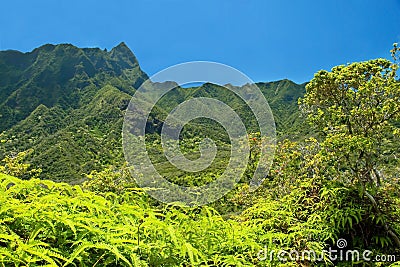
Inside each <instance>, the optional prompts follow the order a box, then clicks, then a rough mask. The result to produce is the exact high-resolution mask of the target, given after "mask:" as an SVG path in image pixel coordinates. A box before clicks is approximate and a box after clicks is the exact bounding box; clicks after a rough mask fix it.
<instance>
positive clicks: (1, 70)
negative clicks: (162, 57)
mask: <svg viewBox="0 0 400 267" xmlns="http://www.w3.org/2000/svg"><path fill="white" fill-rule="evenodd" d="M146 79H147V76H146V74H145V73H144V72H142V71H141V70H140V67H139V64H138V62H137V60H136V58H135V56H134V55H133V53H132V52H131V51H130V50H129V48H128V47H127V46H126V45H125V44H124V43H121V44H119V45H118V46H117V47H115V48H113V49H112V50H111V51H110V52H107V51H103V50H100V49H98V48H85V49H80V48H77V47H75V46H73V45H69V44H62V45H44V46H41V47H39V48H37V49H35V50H33V51H32V52H30V53H21V52H18V51H2V52H0V99H1V100H0V110H1V116H2V117H1V124H0V131H3V130H6V129H8V128H10V127H11V126H13V125H15V124H16V123H18V122H19V121H21V120H23V119H25V118H26V117H28V115H29V114H30V113H31V112H32V111H34V110H35V109H36V108H37V107H38V106H39V105H41V104H43V105H45V106H46V107H48V108H50V107H54V106H58V107H61V108H62V109H64V110H69V109H76V108H78V107H80V106H82V104H86V103H87V99H88V97H87V96H89V98H90V97H91V96H93V94H94V93H95V92H96V91H97V90H96V89H98V88H100V87H102V86H104V83H105V82H110V83H113V82H114V83H118V82H119V83H120V84H121V89H122V88H123V90H124V91H125V92H127V93H133V92H134V89H133V88H134V87H137V86H139V85H140V84H141V83H142V82H143V81H144V80H146Z"/></svg>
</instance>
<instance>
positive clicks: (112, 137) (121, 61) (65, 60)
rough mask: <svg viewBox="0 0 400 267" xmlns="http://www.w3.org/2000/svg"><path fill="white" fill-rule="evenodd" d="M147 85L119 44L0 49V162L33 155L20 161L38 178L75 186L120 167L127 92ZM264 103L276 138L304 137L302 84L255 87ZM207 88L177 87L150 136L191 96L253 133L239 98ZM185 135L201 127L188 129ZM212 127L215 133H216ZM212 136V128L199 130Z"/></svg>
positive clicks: (161, 107) (131, 55) (159, 108)
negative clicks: (231, 113) (233, 115)
mask: <svg viewBox="0 0 400 267" xmlns="http://www.w3.org/2000/svg"><path fill="white" fill-rule="evenodd" d="M146 79H148V76H147V74H146V73H145V72H143V71H142V70H141V68H140V65H139V62H138V61H137V58H136V56H135V55H134V53H133V52H132V51H131V50H130V49H129V47H128V46H127V45H126V44H125V43H123V42H121V43H120V44H119V45H117V46H116V47H114V48H113V49H111V50H110V51H107V50H102V49H100V48H78V47H76V46H74V45H72V44H60V45H52V44H46V45H43V46H40V47H39V48H36V49H34V50H32V51H31V52H26V53H22V52H18V51H15V50H7V51H0V97H1V98H0V99H1V100H0V133H1V135H0V136H1V139H4V140H6V142H3V143H1V145H0V159H1V158H3V157H4V156H5V155H7V153H9V152H10V151H12V152H18V151H23V150H27V149H31V148H32V149H33V150H34V152H33V153H32V154H31V155H30V156H29V158H28V161H29V162H30V163H32V165H33V166H35V167H40V168H42V169H43V173H42V176H41V178H51V179H53V180H57V181H67V182H77V181H79V180H81V179H82V175H83V174H85V173H89V172H90V171H91V170H101V169H102V168H104V166H107V165H117V166H119V165H121V164H123V161H124V157H123V154H122V148H121V128H122V123H123V116H124V110H125V109H126V107H127V105H128V103H129V101H130V98H131V96H132V95H133V94H134V92H135V90H136V89H137V88H138V87H139V86H140V85H141V84H142V83H143V81H145V80H146ZM256 84H257V86H258V87H259V88H260V90H261V91H262V93H263V94H264V96H265V97H266V98H267V100H268V102H269V103H270V106H271V109H272V111H273V113H274V116H275V120H276V125H277V132H278V135H279V136H281V137H291V138H293V139H297V138H301V136H303V135H304V132H303V128H302V123H303V120H302V119H301V118H300V117H299V112H298V107H297V98H298V97H301V96H302V95H303V94H304V92H305V89H304V85H299V84H296V83H294V82H292V81H290V80H281V81H273V82H259V83H256ZM227 91H229V90H224V89H223V88H222V89H221V88H220V87H218V86H216V85H213V84H209V83H206V84H203V85H201V86H198V87H189V88H181V87H177V88H175V89H174V90H172V92H170V93H168V95H167V96H168V97H166V98H164V99H161V100H160V102H159V103H158V105H157V108H156V111H155V114H154V116H153V117H152V118H151V119H152V120H153V121H152V122H151V123H150V124H149V125H151V128H152V129H150V132H153V133H155V134H156V133H157V132H159V130H160V128H161V126H162V119H163V118H164V117H165V114H168V111H170V110H171V109H172V108H173V107H175V106H177V105H179V104H180V103H181V102H183V101H185V100H186V99H188V98H191V97H198V96H206V97H207V96H208V97H213V98H217V99H220V100H225V101H227V102H230V104H231V105H232V106H233V108H234V109H235V110H237V112H238V113H239V114H240V115H241V116H242V117H243V119H244V120H245V122H246V123H248V126H249V127H250V128H251V129H253V128H254V127H255V123H254V121H251V119H249V116H250V113H249V111H248V109H246V107H245V106H244V105H243V103H241V102H240V99H237V98H235V96H233V95H231V94H229V93H228V92H227ZM193 127H194V128H191V130H193V131H195V132H198V131H200V129H201V128H204V127H202V126H201V125H199V124H195V125H194V126H193ZM216 129H217V128H216ZM207 130H208V134H211V135H215V136H217V134H213V132H212V131H214V128H212V127H211V126H210V127H209V128H208V129H207Z"/></svg>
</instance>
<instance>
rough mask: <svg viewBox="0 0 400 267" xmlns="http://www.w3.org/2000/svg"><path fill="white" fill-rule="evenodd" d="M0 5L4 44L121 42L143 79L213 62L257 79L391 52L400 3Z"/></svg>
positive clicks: (303, 75)
mask: <svg viewBox="0 0 400 267" xmlns="http://www.w3.org/2000/svg"><path fill="white" fill-rule="evenodd" d="M0 7H1V9H0V25H1V26H0V50H6V49H16V50H20V51H31V50H32V49H33V48H35V47H38V46H40V45H42V44H45V43H72V44H74V45H76V46H80V47H100V48H107V49H110V48H112V47H113V46H115V45H117V44H118V43H119V42H121V41H124V42H126V44H127V45H128V46H129V47H130V48H131V49H132V51H133V52H134V53H135V55H136V56H137V58H138V60H139V62H140V64H141V66H142V68H143V70H144V71H145V72H147V73H148V74H149V75H152V74H154V73H156V72H158V71H160V70H162V69H164V68H166V67H169V66H171V65H174V64H177V63H182V62H186V61H192V60H210V61H216V62H220V63H224V64H227V65H230V66H232V67H234V68H237V69H239V70H240V71H242V72H244V73H245V74H246V75H248V76H249V77H250V78H251V79H252V80H254V81H272V80H278V79H284V78H288V79H291V80H294V81H295V82H298V83H302V82H305V81H308V80H310V79H311V78H312V77H313V74H314V73H315V72H316V71H318V70H320V69H330V68H331V67H333V66H335V65H338V64H345V63H348V62H354V61H361V60H367V59H371V58H377V57H387V58H389V57H390V55H389V50H390V49H391V46H392V44H393V43H394V42H399V41H400V0H385V1H379V0H375V1H371V0H280V1H279V0H276V1H261V0H260V1H255V0H253V1H252V0H249V1H244V0H202V1H195V0H154V1H150V0H143V1H134V0H126V1H117V0H116V1H101V0H96V1H94V0H89V1H85V0H80V1H78V0H68V1H66V0H59V1H54V0H36V1H22V0H12V1H8V0H4V1H2V3H1V5H0Z"/></svg>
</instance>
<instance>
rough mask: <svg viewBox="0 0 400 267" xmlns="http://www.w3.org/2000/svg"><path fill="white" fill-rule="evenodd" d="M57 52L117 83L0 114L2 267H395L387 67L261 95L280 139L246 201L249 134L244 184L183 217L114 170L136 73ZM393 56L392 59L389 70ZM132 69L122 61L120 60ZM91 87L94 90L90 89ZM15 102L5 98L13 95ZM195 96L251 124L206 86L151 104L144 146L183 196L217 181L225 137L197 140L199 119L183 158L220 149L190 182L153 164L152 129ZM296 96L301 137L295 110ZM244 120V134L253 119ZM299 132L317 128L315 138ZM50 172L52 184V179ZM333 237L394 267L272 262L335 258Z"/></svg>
mask: <svg viewBox="0 0 400 267" xmlns="http://www.w3.org/2000/svg"><path fill="white" fill-rule="evenodd" d="M62 47H64V48H65V47H67V48H68V50H69V49H72V50H73V51H76V53H83V52H84V53H85V57H87V58H89V59H90V62H92V63H93V62H102V61H96V60H95V58H97V57H96V55H98V53H102V54H104V57H105V58H106V59H107V60H111V59H110V58H113V59H112V60H111V63H112V62H114V63H113V64H114V65H113V64H111V63H110V62H109V63H107V66H109V67H110V68H112V69H114V68H117V67H116V66H115V64H116V65H117V66H120V67H121V72H115V73H117V74H109V73H108V72H106V73H108V74H103V71H99V73H98V74H95V75H94V76H96V75H98V76H96V77H97V78H96V77H94V76H93V77H91V78H90V81H91V82H93V83H92V84H90V85H88V86H89V88H87V89H88V91H87V95H85V94H86V93H82V94H78V95H79V97H78V98H79V99H80V100H79V101H78V103H79V104H78V105H76V106H73V105H71V106H70V107H68V108H67V109H65V108H64V107H63V106H62V105H60V104H59V103H57V104H54V103H56V102H54V103H53V104H54V105H52V104H51V105H50V104H48V103H47V104H46V103H41V102H40V101H39V102H38V106H37V108H33V109H32V111H26V113H24V114H25V115H21V114H22V113H21V112H22V111H18V113H19V114H20V115H18V116H20V117H18V116H17V115H13V116H11V117H10V116H8V115H7V114H8V113H4V114H2V115H3V117H4V118H7V119H6V120H4V121H5V124H4V125H5V129H6V131H5V132H4V133H3V134H2V136H1V138H0V139H1V140H2V146H1V149H2V152H1V153H2V158H3V160H2V164H1V166H0V173H1V174H0V265H2V266H39V265H40V266H41V265H47V266H325V265H336V266H352V265H357V266H389V265H391V266H399V265H400V264H399V262H400V239H399V238H400V208H399V207H400V177H399V175H398V173H399V166H400V165H399V162H398V160H399V144H400V143H399V133H400V131H399V127H398V126H399V119H400V83H399V80H398V76H397V73H396V72H397V69H398V64H397V63H396V61H395V62H391V61H389V60H385V59H377V60H370V61H366V62H359V63H353V64H349V65H343V66H337V67H335V68H333V69H332V70H331V71H320V72H318V73H317V74H315V77H314V78H313V79H312V80H311V81H310V83H308V84H307V85H306V86H305V85H295V84H293V83H291V82H290V81H280V82H275V83H266V84H259V86H260V88H261V90H262V92H263V93H264V94H265V95H266V97H267V98H268V100H269V101H270V104H271V107H272V109H273V110H274V107H275V108H276V111H275V116H276V117H277V125H278V127H280V128H278V132H279V131H282V132H281V134H280V138H281V141H280V142H279V143H278V145H277V148H276V154H275V158H274V163H273V165H272V167H271V170H270V172H269V173H268V174H266V179H265V181H264V183H263V184H262V185H261V186H260V187H259V188H258V190H256V191H254V192H252V191H250V190H249V186H248V185H247V183H246V177H247V176H251V174H252V171H253V170H254V165H255V164H254V163H255V162H257V160H258V157H257V155H256V154H257V151H258V150H257V148H258V145H259V142H260V138H262V137H260V136H259V135H258V134H257V133H253V134H251V135H250V143H251V149H252V151H254V152H255V153H253V154H252V157H251V158H250V164H249V166H248V170H247V171H246V174H245V176H246V177H244V178H243V179H242V180H241V182H240V183H239V184H238V185H237V187H236V188H235V189H234V190H233V191H232V192H230V193H229V194H228V195H226V196H225V197H224V198H222V199H220V200H219V201H216V202H215V203H212V204H210V205H208V206H204V207H195V208H187V207H182V206H180V205H178V204H171V205H165V204H163V203H159V202H157V201H155V200H154V199H151V198H150V197H149V196H148V194H147V193H146V189H140V188H137V186H136V185H135V181H134V180H133V178H132V177H131V175H130V174H129V172H128V167H127V166H126V165H125V164H124V163H123V158H122V152H121V148H120V146H121V145H120V143H119V142H120V137H119V136H118V135H119V133H120V128H118V127H121V123H122V115H123V110H124V108H125V107H126V104H127V102H126V99H129V97H130V96H129V93H132V92H133V90H134V88H135V87H133V86H131V87H129V88H131V89H132V91H128V90H126V89H123V88H126V87H125V86H126V85H127V84H129V83H127V80H124V78H121V77H123V73H125V74H126V73H127V72H129V71H132V72H133V69H135V68H136V70H138V69H137V68H138V66H136V65H134V66H133V65H129V64H128V65H124V64H123V63H122V62H124V61H126V53H128V52H127V51H126V48H125V46H124V45H121V47H120V48H118V49H116V50H114V52H112V51H111V52H110V53H109V52H106V51H99V50H79V49H75V48H71V47H70V46H62ZM40 49H43V50H44V51H53V50H56V49H61V48H57V47H48V46H45V47H42V48H40ZM52 49H53V50H52ZM118 50H119V51H120V52H118ZM397 50H398V49H397V48H396V47H395V48H394V49H393V56H394V59H395V60H396V55H397V54H396V53H397ZM61 51H63V52H62V53H61V52H59V53H61V54H63V53H64V52H65V51H64V50H62V49H61ZM79 51H81V52H79ZM82 51H83V52H82ZM116 51H117V52H118V53H117V52H116ZM123 51H125V52H123ZM34 52H35V51H34ZM34 52H32V53H34ZM36 53H38V52H37V51H36ZM39 54H40V53H39ZM5 55H8V57H10V58H13V60H21V61H22V59H21V58H23V57H25V56H26V55H25V56H23V55H21V54H18V53H16V52H8V54H2V55H1V57H3V58H4V57H5ZM112 55H118V57H117V58H114V57H113V56H112ZM124 55H125V56H124ZM14 56H15V58H14ZM28 56H30V57H33V56H32V55H30V54H29V55H28ZM48 56H49V55H47V57H48ZM1 57H0V58H1ZM47 57H46V58H47ZM54 57H55V58H57V56H56V54H54ZM65 57H66V58H65V59H67V58H68V57H69V54H67V56H65ZM10 58H8V60H10ZM128 58H131V59H132V56H130V57H129V53H128ZM97 59H98V58H97ZM3 60H4V59H3ZM55 61H56V62H58V59H57V60H55ZM18 62H19V61H18ZM116 62H119V63H118V64H117V63H116ZM103 63H104V62H103ZM103 63H98V64H103ZM26 64H28V63H26ZM29 64H30V63H29ZM29 64H28V66H31V65H29ZM104 64H105V63H104ZM11 65H12V64H11ZM61 65H62V64H61ZM19 66H23V64H20V65H19ZM102 66H103V65H102ZM21 68H22V67H21ZM95 69H96V68H95ZM117 69H118V68H117ZM21 71H22V70H21ZM9 72H13V71H12V70H9ZM13 73H14V74H12V75H10V76H7V75H6V74H4V73H3V74H2V75H5V77H6V76H7V77H10V78H8V79H10V80H11V79H13V77H14V78H15V77H16V76H13V75H17V74H18V73H17V72H13ZM102 75H109V76H106V77H103V76H102ZM114 76H115V77H114ZM100 77H102V78H100ZM103 78H104V80H103ZM97 79H98V80H97ZM96 80H97V81H100V80H102V82H101V83H100V82H99V84H96V83H95V82H94V81H96ZM109 80H110V82H107V81H109ZM118 84H119V85H118ZM7 86H10V85H7ZM304 86H305V89H306V92H305V94H304V91H302V90H303V89H304ZM2 88H3V89H4V88H11V87H2ZM90 88H91V89H90ZM7 90H8V91H9V90H11V89H7ZM7 90H4V91H5V92H7ZM18 90H20V89H18ZM21 90H22V89H21ZM91 90H92V91H91ZM124 90H125V91H124ZM80 92H81V91H80ZM14 94H15V95H13V94H12V93H10V96H7V97H8V99H13V97H16V96H17V95H18V93H14ZM197 96H210V97H213V98H217V99H220V100H222V101H225V102H229V103H230V105H231V106H232V107H233V108H234V109H235V110H237V112H238V113H239V114H241V115H242V116H244V117H246V116H247V115H248V110H247V109H246V108H245V107H243V105H242V103H240V101H239V100H238V99H236V98H234V97H233V96H232V95H230V94H229V93H227V92H226V91H224V90H223V89H222V88H220V87H217V86H213V85H210V84H205V85H203V86H201V87H196V88H185V89H184V88H177V89H176V90H175V91H174V92H172V97H171V98H168V97H167V98H164V99H162V100H161V101H160V104H159V106H158V107H157V110H155V111H154V114H153V117H152V118H153V121H152V125H153V128H152V131H151V134H149V135H148V136H147V138H148V141H149V142H148V150H149V151H150V152H152V160H153V162H155V163H157V164H158V165H157V166H159V171H160V172H162V173H163V174H164V175H165V176H167V177H168V178H169V179H170V180H172V181H173V182H176V183H180V184H185V185H188V186H192V185H197V184H202V183H205V182H209V181H210V180H212V179H214V178H215V176H216V175H218V174H219V171H220V170H222V169H223V168H224V166H225V164H226V160H227V151H228V149H229V143H227V142H225V139H226V137H225V136H224V134H222V133H218V131H221V129H220V128H218V126H216V125H213V124H211V126H210V127H209V128H206V129H205V130H202V129H203V128H204V123H206V121H201V120H200V121H195V122H194V123H193V124H191V125H189V126H188V127H187V129H186V130H185V131H184V133H182V138H183V142H182V151H183V153H184V154H186V155H187V156H188V157H189V158H190V157H192V158H195V157H196V156H198V147H197V145H196V144H197V142H198V141H199V140H200V138H201V137H217V139H218V140H217V143H218V144H219V147H220V148H222V151H221V152H219V153H220V154H219V155H218V157H217V160H216V163H215V164H214V165H213V166H212V167H211V168H210V169H207V170H206V171H204V172H201V173H198V174H196V175H188V174H185V173H183V172H177V171H176V170H175V169H173V168H172V167H171V166H170V165H167V163H166V160H165V158H163V157H162V156H160V151H161V149H162V148H161V145H160V142H159V135H158V133H159V131H158V128H159V126H160V125H161V122H162V119H163V118H165V114H166V113H167V112H168V111H169V110H170V109H171V107H172V106H173V105H177V104H178V103H180V102H182V101H183V100H185V99H188V98H190V97H197ZM10 97H11V98H10ZM299 97H301V99H300V100H299V106H300V109H301V111H302V114H304V117H305V118H307V121H308V122H309V123H310V125H309V126H305V125H304V119H302V118H300V117H299V112H297V111H296V110H298V106H297V103H296V101H297V100H298V98H299ZM64 100H65V99H64ZM64 100H63V101H64ZM60 101H61V100H60ZM65 101H66V103H70V102H68V101H69V100H68V101H67V100H65ZM10 103H12V101H11V100H9V101H8V102H7V101H6V102H4V103H3V104H2V105H3V106H4V107H6V106H7V105H11V104H10ZM10 107H11V106H10ZM3 110H7V109H3ZM12 110H13V111H12V112H16V110H18V109H12ZM23 116H26V117H24V118H23ZM280 116H282V117H280ZM10 118H12V119H10ZM43 118H45V119H44V120H43ZM18 119H20V121H19V122H16V121H15V120H18ZM12 120H14V121H12ZM11 122H12V123H11ZM7 123H10V125H12V126H7V125H8V124H7ZM15 123H16V124H15ZM246 123H247V126H248V128H249V131H253V130H254V129H253V127H254V125H253V124H252V123H253V122H252V119H251V118H249V119H248V120H247V122H246ZM52 125H55V126H54V127H55V128H52ZM308 128H309V129H311V128H312V129H313V130H314V131H313V134H312V136H309V135H310V134H309V133H310V130H308ZM285 129H287V130H288V131H287V132H286V133H284V131H285ZM286 137H290V138H286ZM30 139H32V140H30ZM41 146H42V147H41ZM32 148H33V150H32ZM21 151H22V152H21ZM35 153H36V154H35ZM80 153H82V154H80ZM47 161H50V163H47ZM74 164H76V166H75V165H74ZM52 168H54V169H52ZM61 173H63V175H64V176H63V175H61ZM53 174H55V175H56V176H55V177H51V175H53ZM67 175H72V176H73V179H71V180H73V181H77V179H78V178H80V179H82V180H84V182H83V183H80V184H79V185H72V184H71V183H57V182H54V181H50V180H44V179H38V178H43V177H48V178H53V179H54V180H57V179H58V180H64V181H67V180H66V179H64V177H65V176H67ZM16 177H19V178H16ZM71 180H70V181H71ZM340 238H342V239H345V240H346V241H347V245H346V246H345V247H344V248H343V247H342V248H343V251H344V253H346V251H348V250H351V251H353V250H357V251H360V252H361V254H362V252H363V251H365V250H368V251H371V255H370V257H371V258H372V259H374V257H375V256H377V255H393V256H396V258H391V260H390V261H388V262H373V261H368V262H367V261H364V260H363V259H362V258H359V259H358V260H356V259H355V258H353V260H352V261H340V260H334V259H330V258H329V257H327V255H326V254H325V257H322V258H321V259H320V260H317V259H312V258H311V259H307V258H306V259H304V260H303V259H299V258H297V259H293V260H288V259H290V256H288V255H286V257H285V259H286V261H284V260H280V259H279V258H277V255H276V254H275V255H274V257H272V258H271V257H270V255H271V254H270V253H271V252H275V253H277V252H278V251H280V250H285V251H289V252H290V251H297V252H300V253H301V252H303V251H309V250H313V251H314V252H315V253H316V254H317V255H321V253H322V252H323V251H324V250H327V249H329V248H334V249H338V248H339V247H338V245H337V243H336V242H337V240H338V239H340ZM264 252H265V253H264ZM394 259H397V261H398V262H397V263H396V262H393V261H394Z"/></svg>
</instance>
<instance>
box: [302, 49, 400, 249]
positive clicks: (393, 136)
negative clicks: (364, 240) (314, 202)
mask: <svg viewBox="0 0 400 267" xmlns="http://www.w3.org/2000/svg"><path fill="white" fill-rule="evenodd" d="M397 52H398V49H397V47H396V46H395V48H394V49H393V50H392V55H393V57H394V59H395V60H396V53H397ZM398 67H399V65H398V63H396V62H391V61H389V60H386V59H375V60H369V61H365V62H358V63H353V64H349V65H341V66H337V67H334V68H333V69H332V71H330V72H329V71H325V70H322V71H319V72H318V73H316V74H315V76H314V78H313V79H312V80H311V82H310V83H309V84H308V85H307V86H306V95H305V97H304V98H303V99H301V100H300V101H299V103H300V105H301V108H302V111H303V112H304V113H305V114H307V116H308V119H309V121H310V122H311V124H312V125H314V126H316V128H317V129H318V130H319V131H320V132H321V133H322V135H323V141H322V143H321V151H320V152H319V155H320V157H322V159H323V161H324V165H325V170H324V177H325V178H327V179H330V180H335V181H337V182H340V183H343V184H345V185H347V186H350V187H352V186H353V187H354V188H356V189H357V190H358V192H359V194H360V196H361V197H365V198H366V200H367V201H368V202H369V203H370V206H371V210H373V214H371V215H370V218H372V220H373V222H374V225H373V227H378V225H379V226H382V227H383V229H384V232H385V233H387V234H388V235H389V236H390V237H391V240H392V241H393V242H394V243H395V244H396V246H397V247H400V239H399V237H398V235H397V234H396V233H395V230H393V228H392V226H391V223H390V221H391V218H390V216H389V214H388V213H390V210H388V209H387V208H386V207H387V206H390V204H391V203H392V202H393V201H392V199H391V196H390V195H389V194H388V192H387V191H386V190H385V189H386V188H388V187H389V186H390V185H392V184H393V183H394V182H395V181H394V178H393V177H391V176H390V175H389V171H388V169H389V168H388V166H389V167H390V166H391V167H395V166H396V163H397V158H398V157H397V155H396V154H397V153H398V137H399V128H398V127H397V125H396V122H398V120H399V119H400V83H399V81H398V80H397V78H398V77H397V74H396V72H397V69H398ZM377 218H379V219H377Z"/></svg>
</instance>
